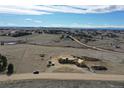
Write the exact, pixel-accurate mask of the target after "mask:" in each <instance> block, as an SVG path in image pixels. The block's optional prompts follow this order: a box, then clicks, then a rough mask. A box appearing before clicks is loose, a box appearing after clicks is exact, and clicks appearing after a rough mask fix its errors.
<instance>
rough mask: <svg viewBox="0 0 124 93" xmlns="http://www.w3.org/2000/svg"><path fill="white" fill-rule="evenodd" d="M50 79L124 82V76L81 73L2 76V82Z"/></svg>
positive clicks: (0, 77)
mask: <svg viewBox="0 0 124 93" xmlns="http://www.w3.org/2000/svg"><path fill="white" fill-rule="evenodd" d="M30 79H41V80H42V79H48V80H100V81H124V75H103V74H79V73H40V74H37V75H36V74H32V73H25V74H14V75H12V76H7V75H1V76H0V81H13V80H30Z"/></svg>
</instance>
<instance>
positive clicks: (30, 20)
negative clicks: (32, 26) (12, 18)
mask: <svg viewBox="0 0 124 93" xmlns="http://www.w3.org/2000/svg"><path fill="white" fill-rule="evenodd" d="M25 21H29V22H34V23H39V24H40V23H42V21H41V20H35V19H31V18H26V19H25Z"/></svg>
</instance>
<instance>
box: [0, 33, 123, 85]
mask: <svg viewBox="0 0 124 93" xmlns="http://www.w3.org/2000/svg"><path fill="white" fill-rule="evenodd" d="M61 36H62V35H61V34H59V35H55V34H33V35H27V36H21V37H10V36H0V41H7V42H8V41H18V40H22V41H26V42H25V43H23V44H14V45H9V44H8V45H7V44H5V45H1V46H0V54H2V55H5V56H6V57H7V59H8V63H12V64H13V65H14V74H13V75H12V76H13V79H12V81H10V82H9V81H7V80H11V78H12V77H11V76H10V77H9V76H6V75H4V74H5V73H6V71H5V72H4V73H1V74H0V75H1V78H3V79H6V80H5V81H2V79H1V82H0V87H5V86H6V87H67V85H66V83H67V82H68V83H69V85H68V87H124V82H123V79H124V78H123V76H122V77H119V75H124V70H123V69H124V53H123V42H122V43H121V44H122V46H121V48H119V49H117V48H114V47H111V46H108V45H110V42H111V40H109V39H105V40H102V41H101V40H99V39H98V40H97V41H93V42H91V41H90V42H88V43H87V44H84V41H83V40H78V39H77V38H76V37H74V38H75V41H74V40H71V39H70V38H64V39H61ZM121 38H122V37H121ZM77 40H78V42H76V41H77ZM122 40H123V39H122ZM95 42H96V43H95ZM105 42H109V43H108V44H105ZM83 45H86V46H87V45H88V47H89V46H90V47H89V48H88V47H87V48H86V47H83ZM104 46H107V47H104ZM94 47H95V48H94ZM97 47H98V50H97ZM100 48H101V49H102V50H101V49H100ZM110 48H112V51H109V49H110ZM104 49H105V51H104ZM106 49H107V50H106ZM113 49H114V50H115V51H116V52H114V51H113ZM121 50H122V51H121ZM73 56H75V57H77V58H81V57H83V56H85V57H89V58H96V59H98V61H87V60H85V61H83V63H84V64H85V65H86V66H87V67H88V68H83V67H78V66H76V65H74V64H60V63H59V61H58V59H59V58H62V57H65V58H73ZM50 61H51V62H52V63H53V64H54V66H48V63H49V62H50ZM92 66H105V67H106V68H107V70H101V71H100V70H96V71H95V70H94V71H92V70H91V69H89V68H91V67H92ZM34 71H39V76H37V75H34V74H33V72H34ZM28 73H30V74H28ZM56 73H59V75H58V74H56ZM2 74H3V75H2ZM23 74H24V75H26V76H23V79H24V80H22V78H21V76H20V79H19V81H18V77H19V75H23ZM46 74H48V75H46ZM64 74H68V75H71V74H79V76H78V75H77V76H73V75H72V76H64ZM16 75H17V77H14V76H16ZM40 75H41V77H40ZM42 75H43V76H42ZM49 75H54V76H55V77H56V79H54V80H52V79H53V78H52V77H51V78H50V76H49ZM61 75H63V76H61ZM80 75H81V76H82V77H83V78H82V77H81V76H80ZM85 75H86V76H85ZM92 75H96V76H94V79H93V76H92ZM97 75H98V77H99V76H100V79H98V78H97ZM102 75H103V77H102ZM104 75H108V77H107V78H106V77H104ZM112 75H114V76H115V77H118V78H115V80H114V76H113V77H112ZM2 76H3V77H2ZM4 76H5V77H6V78H5V77H4ZM59 76H60V77H61V80H60V78H59ZM25 77H26V79H25ZM47 77H49V78H47ZM64 77H74V78H75V79H74V82H72V80H73V79H70V78H68V79H65V80H64ZM87 77H91V78H89V79H88V78H87ZM110 77H111V78H110ZM14 78H15V79H14ZM58 78H59V79H58ZM36 79H43V80H36ZM47 79H49V80H47ZM13 80H14V81H13ZM111 80H112V81H111ZM113 80H114V81H113ZM120 80H121V81H122V82H120ZM39 82H41V83H39ZM65 82H66V83H65ZM32 83H34V84H32ZM42 83H44V84H42ZM53 83H54V85H53V86H52V84H53ZM24 84H25V85H24ZM59 84H60V85H59ZM87 84H88V86H87ZM89 84H90V86H89ZM94 85H95V86H94Z"/></svg>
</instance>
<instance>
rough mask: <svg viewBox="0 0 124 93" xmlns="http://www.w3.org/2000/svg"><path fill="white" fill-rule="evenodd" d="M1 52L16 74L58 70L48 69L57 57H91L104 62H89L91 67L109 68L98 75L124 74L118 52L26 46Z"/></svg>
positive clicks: (20, 45)
mask: <svg viewBox="0 0 124 93" xmlns="http://www.w3.org/2000/svg"><path fill="white" fill-rule="evenodd" d="M0 52H1V54H3V55H6V56H7V58H8V62H9V63H13V64H14V66H15V73H32V72H33V71H36V70H38V71H40V72H47V71H48V72H49V69H55V68H56V64H55V66H54V67H51V68H47V63H48V60H49V59H50V58H51V57H56V56H58V55H76V56H89V57H94V58H99V59H101V60H103V61H102V62H100V63H95V62H94V63H93V62H87V64H90V65H91V64H102V65H105V66H106V67H107V68H108V71H105V72H102V71H101V72H96V73H106V74H108V73H109V74H124V70H123V69H124V63H122V61H123V60H124V59H123V58H124V55H123V54H122V53H117V52H101V51H96V50H90V49H76V48H64V47H63V48H62V47H48V46H37V45H26V44H17V45H5V46H0ZM40 54H45V56H44V58H41V57H40ZM57 69H58V67H57ZM59 69H60V68H59ZM69 69H70V68H69ZM55 71H56V70H55ZM53 72H54V71H53Z"/></svg>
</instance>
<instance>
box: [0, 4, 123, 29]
mask: <svg viewBox="0 0 124 93" xmlns="http://www.w3.org/2000/svg"><path fill="white" fill-rule="evenodd" d="M0 26H26V27H29V26H33V27H39V26H46V27H121V28H123V27H124V6H119V5H118V6H112V5H111V6H74V5H73V6H69V5H67V6H66V5H57V6H56V5H47V6H45V5H34V6H32V5H31V6H0Z"/></svg>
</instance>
